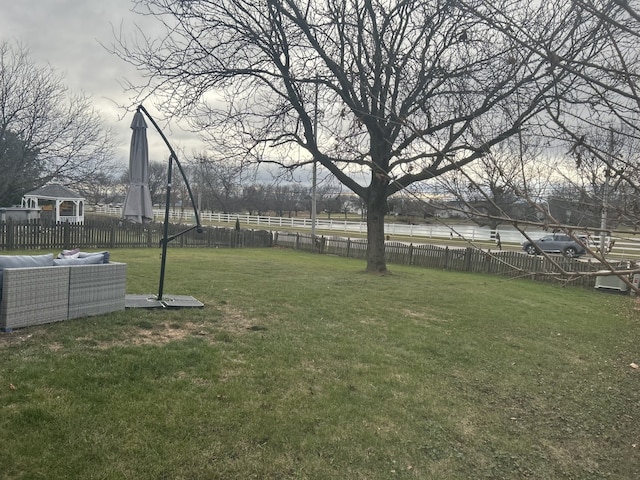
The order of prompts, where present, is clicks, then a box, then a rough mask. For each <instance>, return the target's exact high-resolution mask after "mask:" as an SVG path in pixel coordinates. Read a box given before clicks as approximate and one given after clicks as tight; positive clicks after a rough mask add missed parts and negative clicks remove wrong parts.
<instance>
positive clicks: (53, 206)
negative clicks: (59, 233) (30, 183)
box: [22, 184, 85, 223]
mask: <svg viewBox="0 0 640 480" xmlns="http://www.w3.org/2000/svg"><path fill="white" fill-rule="evenodd" d="M84 203H85V198H84V197H82V196H81V195H79V194H77V193H76V192H74V191H72V190H70V189H68V188H67V187H64V186H62V185H58V184H52V185H45V186H44V187H40V188H37V189H36V190H33V191H32V192H29V193H27V194H25V195H24V196H23V197H22V208H25V209H39V210H40V219H41V220H50V221H53V222H55V223H65V222H67V223H84Z"/></svg>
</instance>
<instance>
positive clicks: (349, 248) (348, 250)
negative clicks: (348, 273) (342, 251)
mask: <svg viewBox="0 0 640 480" xmlns="http://www.w3.org/2000/svg"><path fill="white" fill-rule="evenodd" d="M350 251H351V239H350V238H347V258H349V253H350Z"/></svg>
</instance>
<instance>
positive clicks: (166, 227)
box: [138, 105, 202, 301]
mask: <svg viewBox="0 0 640 480" xmlns="http://www.w3.org/2000/svg"><path fill="white" fill-rule="evenodd" d="M138 110H139V111H141V112H142V113H144V114H145V115H146V116H147V118H148V119H149V121H150V122H151V123H152V125H153V126H154V127H155V129H156V130H157V132H158V133H159V134H160V136H161V137H162V140H164V143H165V144H166V145H167V147H168V148H169V152H171V155H170V156H169V170H168V173H167V196H166V200H165V206H164V230H163V238H162V260H161V262H160V282H159V285H158V301H161V300H162V295H163V289H164V272H165V266H166V264H167V245H168V243H169V241H170V240H173V239H174V238H176V237H177V236H179V235H182V234H183V233H186V232H188V231H190V230H192V228H189V229H187V230H185V231H184V232H181V233H180V234H178V235H173V236H172V237H171V238H169V207H170V205H171V172H172V171H173V161H174V160H175V162H176V165H177V166H178V169H179V170H180V174H181V175H182V178H183V180H184V183H185V185H186V187H187V192H188V193H189V198H190V199H191V205H192V206H193V211H194V213H195V217H196V226H195V227H194V228H197V229H198V232H201V231H202V224H201V223H200V215H199V214H198V208H197V207H196V202H195V200H194V198H193V192H192V191H191V186H190V185H189V181H188V180H187V176H186V175H185V174H184V170H183V169H182V165H180V162H179V161H178V156H177V155H176V152H175V151H174V150H173V147H171V144H170V143H169V140H167V137H165V135H164V133H163V132H162V130H160V127H159V126H158V124H157V123H156V122H155V120H154V119H153V118H152V117H151V115H149V112H147V109H146V108H144V106H142V105H138Z"/></svg>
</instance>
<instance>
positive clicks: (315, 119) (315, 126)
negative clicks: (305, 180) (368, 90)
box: [311, 77, 318, 244]
mask: <svg viewBox="0 0 640 480" xmlns="http://www.w3.org/2000/svg"><path fill="white" fill-rule="evenodd" d="M315 80H316V81H315V96H314V102H313V104H314V110H313V134H314V135H315V137H316V138H315V141H316V144H317V143H318V77H316V79H315ZM316 163H317V162H316V159H315V157H314V159H313V175H312V179H311V241H312V242H314V244H315V241H316V183H317V165H316Z"/></svg>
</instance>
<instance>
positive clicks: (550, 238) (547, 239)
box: [540, 235, 553, 242]
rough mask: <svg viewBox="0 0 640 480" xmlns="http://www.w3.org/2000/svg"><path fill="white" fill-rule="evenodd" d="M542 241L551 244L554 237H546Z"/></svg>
mask: <svg viewBox="0 0 640 480" xmlns="http://www.w3.org/2000/svg"><path fill="white" fill-rule="evenodd" d="M540 240H541V241H543V242H550V241H552V240H553V235H545V236H544V237H542V238H541V239H540Z"/></svg>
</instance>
